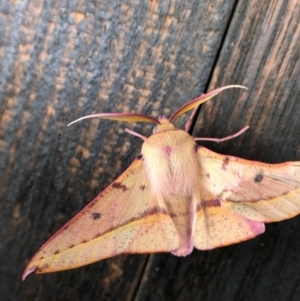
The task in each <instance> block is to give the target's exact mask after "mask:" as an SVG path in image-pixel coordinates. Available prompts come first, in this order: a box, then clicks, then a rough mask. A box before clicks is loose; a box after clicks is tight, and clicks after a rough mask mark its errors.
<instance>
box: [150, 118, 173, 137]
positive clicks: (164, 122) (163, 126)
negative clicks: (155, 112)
mask: <svg viewBox="0 0 300 301" xmlns="http://www.w3.org/2000/svg"><path fill="white" fill-rule="evenodd" d="M158 122H159V123H158V124H157V125H156V126H155V127H154V128H153V130H152V133H153V134H156V133H159V132H164V131H170V130H173V129H174V128H175V127H174V125H173V124H172V123H171V122H170V120H169V119H168V118H166V117H165V116H159V117H158Z"/></svg>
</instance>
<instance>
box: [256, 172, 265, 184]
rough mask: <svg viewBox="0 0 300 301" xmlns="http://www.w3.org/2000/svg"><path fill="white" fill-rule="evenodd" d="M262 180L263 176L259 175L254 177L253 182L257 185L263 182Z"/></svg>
mask: <svg viewBox="0 0 300 301" xmlns="http://www.w3.org/2000/svg"><path fill="white" fill-rule="evenodd" d="M263 178H264V176H263V175H262V174H261V173H259V174H257V175H256V176H255V178H254V182H256V183H259V182H261V181H262V180H263Z"/></svg>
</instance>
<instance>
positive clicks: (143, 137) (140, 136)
mask: <svg viewBox="0 0 300 301" xmlns="http://www.w3.org/2000/svg"><path fill="white" fill-rule="evenodd" d="M125 132H127V133H128V134H131V135H133V136H136V137H139V138H141V139H142V140H144V141H146V140H147V137H145V136H143V135H141V134H139V133H137V132H135V131H132V130H130V129H127V128H126V129H125Z"/></svg>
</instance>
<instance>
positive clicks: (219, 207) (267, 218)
mask: <svg viewBox="0 0 300 301" xmlns="http://www.w3.org/2000/svg"><path fill="white" fill-rule="evenodd" d="M198 155H199V162H200V167H201V172H202V178H201V184H200V186H201V200H199V203H198V206H197V208H198V210H197V222H196V226H195V246H196V247H197V248H199V249H211V248H215V247H218V246H224V245H229V244H232V243H237V242H240V241H243V240H247V239H250V238H252V237H255V236H256V235H258V234H260V233H262V232H264V224H263V223H265V222H276V221H281V220H284V219H288V218H291V217H293V216H295V215H298V214H299V213H300V162H286V163H281V164H266V163H261V162H256V161H249V160H244V159H240V158H236V157H232V156H224V155H220V154H217V153H214V152H212V151H210V150H208V149H206V148H204V147H199V148H198Z"/></svg>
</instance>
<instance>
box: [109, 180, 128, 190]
mask: <svg viewBox="0 0 300 301" xmlns="http://www.w3.org/2000/svg"><path fill="white" fill-rule="evenodd" d="M111 186H112V187H113V188H115V189H122V190H123V191H126V190H128V188H127V187H126V186H125V185H124V184H122V183H119V182H115V183H113V184H112V185H111Z"/></svg>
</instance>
